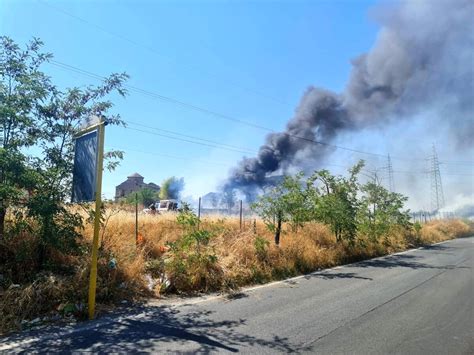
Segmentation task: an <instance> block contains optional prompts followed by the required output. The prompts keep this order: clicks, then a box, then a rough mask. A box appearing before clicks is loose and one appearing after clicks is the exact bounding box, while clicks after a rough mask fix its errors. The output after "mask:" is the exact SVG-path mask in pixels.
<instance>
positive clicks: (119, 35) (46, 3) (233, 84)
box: [39, 0, 289, 106]
mask: <svg viewBox="0 0 474 355" xmlns="http://www.w3.org/2000/svg"><path fill="white" fill-rule="evenodd" d="M39 1H40V2H41V3H42V4H44V5H46V6H48V7H50V8H52V9H54V10H56V11H59V12H61V13H63V14H64V15H66V16H69V17H71V18H74V19H76V20H78V21H81V22H83V23H85V24H87V25H89V26H93V27H95V28H97V29H98V30H100V31H102V32H104V33H106V34H108V35H109V36H113V37H116V38H119V39H121V40H123V41H126V42H128V43H130V44H133V45H134V46H137V47H142V48H144V49H146V50H147V51H149V52H151V53H153V54H155V55H158V56H160V57H161V58H164V59H166V60H167V61H168V62H170V63H177V62H176V60H175V59H173V58H171V57H168V56H167V55H164V54H163V53H160V52H159V51H157V50H156V49H154V48H153V47H150V46H147V45H144V44H142V43H139V42H137V41H135V40H133V39H130V38H128V37H126V36H123V35H121V34H119V33H116V32H113V31H110V30H109V29H107V28H105V27H102V26H100V25H97V24H96V23H93V22H92V21H89V20H86V19H84V18H82V17H80V16H77V15H74V14H72V13H70V12H69V11H66V10H64V9H62V8H60V7H58V6H55V5H51V4H49V3H48V2H46V1H43V0H39ZM180 65H181V66H183V67H186V68H188V70H190V71H195V70H196V69H199V72H200V73H204V74H206V75H207V76H209V77H213V78H215V79H217V80H219V81H221V82H225V83H227V84H229V85H232V86H235V87H238V88H240V89H242V90H244V91H247V92H251V93H253V94H257V95H259V96H261V97H263V98H266V99H269V100H272V101H274V102H277V103H279V104H281V105H285V106H289V104H288V103H287V102H284V101H282V100H280V99H277V98H275V97H272V96H269V95H267V94H264V93H262V92H260V91H258V90H255V89H251V88H248V87H246V86H244V85H241V84H239V83H237V82H235V81H233V80H229V79H222V78H220V77H219V76H217V75H216V74H214V73H212V72H209V71H206V70H203V69H202V68H200V67H198V66H192V65H186V64H182V63H181V64H180Z"/></svg>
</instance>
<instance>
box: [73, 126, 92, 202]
mask: <svg viewBox="0 0 474 355" xmlns="http://www.w3.org/2000/svg"><path fill="white" fill-rule="evenodd" d="M97 136H98V135H97V131H93V132H91V133H87V134H85V135H83V136H81V137H79V138H77V139H76V144H75V149H74V169H73V178H72V202H86V201H94V200H95V188H96V186H95V185H96V180H97V158H98V157H97V152H98V139H97Z"/></svg>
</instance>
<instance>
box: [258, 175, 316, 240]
mask: <svg viewBox="0 0 474 355" xmlns="http://www.w3.org/2000/svg"><path fill="white" fill-rule="evenodd" d="M302 178H303V173H299V174H297V175H295V176H286V177H285V179H284V180H283V182H282V183H280V184H278V185H277V186H275V187H274V188H272V189H270V190H269V191H268V192H267V193H266V194H264V195H263V196H260V197H259V198H258V199H257V201H256V202H255V203H254V204H253V205H252V209H253V210H254V211H255V212H256V213H257V214H258V215H259V216H260V217H261V218H262V220H263V221H264V223H265V225H266V226H267V228H268V229H269V230H270V231H272V232H274V233H275V244H276V245H278V244H279V243H280V235H281V231H282V224H283V223H284V222H289V223H290V225H291V226H292V229H293V230H294V231H296V230H297V228H298V227H299V226H303V224H304V223H305V222H307V221H308V220H309V219H310V215H311V213H310V212H311V206H309V205H308V199H307V191H306V189H304V188H303V183H302Z"/></svg>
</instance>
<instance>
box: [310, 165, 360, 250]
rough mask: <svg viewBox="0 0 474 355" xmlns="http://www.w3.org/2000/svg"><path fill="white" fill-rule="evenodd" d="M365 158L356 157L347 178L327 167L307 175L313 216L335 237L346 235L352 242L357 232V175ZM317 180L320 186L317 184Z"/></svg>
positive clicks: (340, 238) (340, 237)
mask: <svg viewBox="0 0 474 355" xmlns="http://www.w3.org/2000/svg"><path fill="white" fill-rule="evenodd" d="M363 166H364V162H363V161H359V163H357V164H356V165H355V166H354V167H353V168H352V169H350V170H349V178H345V177H342V176H334V175H331V174H330V173H329V171H327V170H321V171H316V172H315V173H314V174H313V175H312V176H311V177H310V179H308V183H307V185H308V189H311V190H312V192H311V193H309V194H308V195H309V196H311V198H312V199H313V201H312V202H311V203H310V204H311V205H313V208H312V213H313V216H312V219H314V220H318V221H321V222H323V223H326V224H328V225H329V226H330V227H331V230H332V231H333V233H334V234H335V236H336V240H337V241H339V242H340V241H342V240H343V239H347V240H349V241H350V242H353V241H354V240H355V238H356V235H357V218H356V217H357V213H358V209H359V201H358V198H357V194H358V191H359V185H358V182H357V176H358V174H359V172H360V170H361V169H362V168H363ZM318 182H319V186H316V184H317V183H318Z"/></svg>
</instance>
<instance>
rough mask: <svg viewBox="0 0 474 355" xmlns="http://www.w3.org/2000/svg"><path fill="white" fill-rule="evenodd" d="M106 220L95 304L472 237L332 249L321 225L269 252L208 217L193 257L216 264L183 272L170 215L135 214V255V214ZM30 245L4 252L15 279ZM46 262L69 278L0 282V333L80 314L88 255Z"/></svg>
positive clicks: (258, 236) (452, 226)
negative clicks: (11, 257)
mask: <svg viewBox="0 0 474 355" xmlns="http://www.w3.org/2000/svg"><path fill="white" fill-rule="evenodd" d="M108 213H109V212H108ZM108 217H109V218H108V219H106V220H107V223H106V228H105V229H104V230H102V233H101V247H100V253H99V278H98V295H97V300H98V302H99V303H100V304H102V305H104V304H114V303H117V302H120V301H122V300H124V299H127V300H133V299H139V298H141V297H144V296H145V297H150V296H159V295H160V294H161V293H163V292H177V293H196V292H209V291H216V290H218V291H225V290H231V289H236V288H238V287H241V286H244V285H250V284H256V283H263V282H268V281H271V280H277V279H282V278H285V277H289V276H293V275H297V274H301V273H308V272H311V271H314V270H317V269H321V268H327V267H331V266H335V265H340V264H343V263H347V262H351V261H355V260H362V259H366V258H370V257H374V256H380V255H384V254H388V253H393V252H397V251H401V250H405V249H407V248H410V247H415V246H420V245H424V244H430V243H435V242H439V241H442V240H447V239H452V238H456V237H462V236H466V235H468V234H469V233H472V228H470V227H469V226H468V225H467V224H466V223H464V222H462V221H459V220H449V221H433V222H430V223H428V224H425V225H424V226H423V227H422V228H421V230H419V231H417V232H416V231H411V232H408V231H405V230H401V229H400V230H399V229H394V230H392V231H391V232H390V233H389V234H388V235H386V236H385V237H384V238H381V240H380V241H378V242H375V243H374V242H370V241H369V240H364V239H362V238H361V239H359V240H358V243H356V244H355V245H349V244H345V243H342V244H341V243H336V240H335V238H334V236H333V235H332V234H331V233H330V231H329V229H328V228H327V227H326V226H324V225H322V224H317V223H311V224H308V225H306V226H305V227H304V228H302V229H300V230H298V231H297V232H293V231H291V230H290V229H285V230H284V233H283V235H282V238H281V244H280V246H279V247H276V246H275V245H274V244H273V235H272V234H271V233H270V232H269V231H268V230H267V229H266V228H265V225H264V224H263V223H262V222H261V221H259V220H257V221H256V225H254V220H250V219H249V220H245V222H244V227H243V229H242V231H241V230H240V227H239V221H238V219H237V218H230V217H223V216H221V217H220V216H213V217H206V218H204V219H203V220H202V222H201V225H200V228H201V229H203V230H209V231H211V233H212V235H213V237H212V238H211V240H210V242H209V244H208V245H206V246H205V247H202V248H204V249H199V252H198V253H197V254H198V255H201V253H203V254H202V255H214V256H215V257H217V258H216V261H215V262H213V261H212V262H210V261H209V260H208V259H205V261H202V260H201V259H198V260H197V261H196V259H193V258H194V257H195V255H196V252H191V251H188V252H185V251H183V252H182V253H181V252H180V254H176V255H174V256H175V260H177V259H179V258H182V259H183V260H185V261H187V262H190V261H192V264H190V263H188V264H186V265H193V267H192V270H186V271H185V272H182V270H181V271H180V270H179V269H177V268H176V267H174V266H172V264H171V263H169V261H170V260H171V256H170V254H171V252H170V251H168V248H167V247H166V245H167V243H168V242H174V241H176V240H178V239H179V238H181V237H182V235H183V233H184V230H183V228H182V227H180V226H179V225H178V224H177V223H176V215H174V214H169V215H140V217H139V233H140V238H139V239H140V240H139V241H140V243H139V246H138V248H137V247H136V241H135V216H134V214H133V213H130V212H125V211H121V212H118V213H109V214H108ZM83 235H84V240H83V241H82V243H83V245H84V247H85V249H86V250H90V244H91V236H92V226H91V225H87V226H85V229H84V233H83ZM33 246H34V238H33V237H32V236H27V235H25V236H19V238H17V239H16V241H12V242H11V245H9V248H10V250H18V248H20V247H21V248H23V249H24V250H25V253H26V254H25V258H24V263H25V264H22V265H17V266H16V269H17V272H20V271H19V270H22V269H23V270H24V271H23V272H26V271H25V270H29V268H30V266H28V263H29V260H30V259H29V258H28V252H33V250H34V247H33ZM15 248H17V249H15ZM200 248H201V247H200ZM193 253H194V254H193ZM52 255H53V257H54V258H55V259H56V260H55V261H56V263H57V264H61V263H63V264H68V265H69V266H70V267H71V269H72V272H69V273H65V274H61V275H60V274H52V273H49V274H41V275H37V276H36V278H35V280H34V281H33V282H25V283H23V284H21V285H18V286H11V285H7V284H6V283H5V280H4V282H3V285H1V280H0V287H1V286H3V287H4V289H3V290H2V288H0V334H1V333H2V332H5V331H7V330H11V329H20V328H21V321H22V320H24V319H32V318H36V317H38V315H45V314H48V313H50V314H51V312H53V313H54V312H56V313H57V309H58V308H59V309H60V308H61V307H62V306H64V305H65V304H74V305H76V306H77V307H76V313H77V316H79V317H80V316H81V315H83V314H84V311H85V309H83V308H84V305H85V304H86V297H87V285H88V276H89V267H88V263H89V252H87V251H86V253H85V255H84V256H82V257H81V258H79V257H71V256H65V255H60V254H52ZM0 256H1V255H0ZM178 261H179V260H178ZM170 265H171V266H170ZM173 267H174V268H173ZM11 268H12V267H10V269H11ZM6 271H7V270H3V271H2V269H1V268H0V274H2V273H3V274H4V276H6V277H7V278H9V277H10V276H11V275H10V274H11V273H12V270H10V274H8V273H7V272H6ZM13 272H14V271H13ZM10 283H11V282H10ZM99 309H100V308H99Z"/></svg>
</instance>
